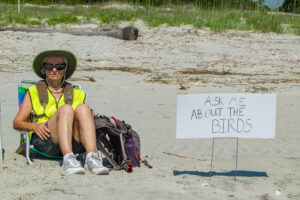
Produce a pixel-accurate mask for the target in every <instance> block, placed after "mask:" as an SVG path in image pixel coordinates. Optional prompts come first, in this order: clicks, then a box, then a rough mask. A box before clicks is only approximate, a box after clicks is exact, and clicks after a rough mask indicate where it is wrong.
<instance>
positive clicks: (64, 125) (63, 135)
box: [48, 104, 74, 155]
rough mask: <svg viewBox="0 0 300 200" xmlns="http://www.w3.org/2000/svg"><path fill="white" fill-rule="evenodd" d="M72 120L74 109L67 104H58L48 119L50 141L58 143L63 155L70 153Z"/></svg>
mask: <svg viewBox="0 0 300 200" xmlns="http://www.w3.org/2000/svg"><path fill="white" fill-rule="evenodd" d="M73 121H74V110H73V108H72V106H71V105H68V104H65V105H62V106H60V107H59V109H58V110H57V111H56V113H55V114H54V115H53V116H52V117H51V118H50V119H49V121H48V128H49V129H50V135H51V138H52V141H53V142H54V143H55V144H59V146H60V149H61V152H62V154H63V155H66V154H68V153H72V126H73Z"/></svg>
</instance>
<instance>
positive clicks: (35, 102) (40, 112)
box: [28, 85, 85, 138]
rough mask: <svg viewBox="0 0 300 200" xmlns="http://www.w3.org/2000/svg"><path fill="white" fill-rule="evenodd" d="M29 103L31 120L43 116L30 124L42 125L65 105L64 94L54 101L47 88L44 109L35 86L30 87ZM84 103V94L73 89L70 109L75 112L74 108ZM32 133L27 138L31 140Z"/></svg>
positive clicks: (79, 90)
mask: <svg viewBox="0 0 300 200" xmlns="http://www.w3.org/2000/svg"><path fill="white" fill-rule="evenodd" d="M28 92H29V96H30V101H31V105H32V109H33V112H34V114H33V118H35V117H34V116H43V117H40V118H36V119H35V120H34V119H31V122H33V123H42V122H45V121H48V120H49V119H50V118H51V117H52V115H54V113H55V112H56V111H57V110H58V108H59V107H60V106H62V105H64V104H65V95H64V93H63V94H62V95H61V96H60V99H59V100H58V102H57V101H56V99H55V97H54V96H53V95H52V93H51V92H50V91H49V89H48V88H47V92H48V104H47V105H46V107H45V108H44V106H43V105H42V104H41V102H40V99H39V94H38V90H37V87H36V85H34V86H31V87H29V88H28ZM84 101H85V92H84V91H83V90H81V89H78V88H73V103H72V107H73V109H74V110H75V109H76V107H77V106H78V105H80V104H83V103H84ZM32 132H33V131H31V132H29V136H30V138H31V134H32Z"/></svg>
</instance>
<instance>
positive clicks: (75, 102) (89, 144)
mask: <svg viewBox="0 0 300 200" xmlns="http://www.w3.org/2000/svg"><path fill="white" fill-rule="evenodd" d="M76 64H77V61H76V58H75V56H74V55H73V54H72V53H71V52H69V51H64V50H48V51H44V52H42V53H40V54H38V55H37V56H36V57H35V59H34V61H33V70H34V72H35V73H36V74H37V75H38V76H39V77H41V78H42V79H43V80H42V81H39V82H38V83H37V84H36V85H34V86H31V87H30V88H28V91H27V93H26V95H25V98H24V101H23V103H22V106H21V108H20V110H19V112H18V113H17V115H16V117H15V119H14V122H13V126H14V128H15V129H18V130H24V131H31V132H30V133H31V144H32V145H34V147H35V148H36V149H38V150H39V151H41V152H43V153H45V154H48V155H52V156H59V155H63V163H62V175H66V174H83V173H84V172H85V170H84V168H83V167H82V166H81V164H80V162H79V161H77V160H76V155H74V153H75V154H78V153H83V152H86V159H85V168H87V169H89V170H90V171H91V172H92V173H94V174H108V169H107V168H106V167H104V166H103V165H102V159H101V158H100V157H99V156H98V154H96V134H95V125H94V119H93V115H92V112H91V110H90V108H89V106H88V105H87V104H85V103H84V101H85V92H84V91H82V90H81V89H79V88H73V87H72V85H70V84H69V83H68V82H66V81H65V80H66V79H68V78H69V77H70V76H71V75H72V74H73V72H74V71H75V69H76ZM29 117H30V118H31V121H30V122H28V121H27V119H28V118H29Z"/></svg>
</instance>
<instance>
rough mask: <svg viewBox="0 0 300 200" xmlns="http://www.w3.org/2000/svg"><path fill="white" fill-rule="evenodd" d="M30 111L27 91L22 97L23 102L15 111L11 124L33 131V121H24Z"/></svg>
mask: <svg viewBox="0 0 300 200" xmlns="http://www.w3.org/2000/svg"><path fill="white" fill-rule="evenodd" d="M31 111H32V106H31V101H30V97H29V94H28V92H26V95H25V97H24V100H23V103H22V105H21V108H20V109H19V112H18V113H17V115H16V117H15V119H14V122H13V125H14V128H15V129H18V130H23V131H33V126H34V123H29V122H26V120H27V119H28V118H29V116H30V113H31Z"/></svg>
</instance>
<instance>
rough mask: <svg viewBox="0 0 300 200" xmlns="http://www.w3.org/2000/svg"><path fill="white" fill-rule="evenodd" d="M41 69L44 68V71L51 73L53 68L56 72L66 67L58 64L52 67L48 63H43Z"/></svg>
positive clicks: (64, 64) (63, 64)
mask: <svg viewBox="0 0 300 200" xmlns="http://www.w3.org/2000/svg"><path fill="white" fill-rule="evenodd" d="M43 67H44V69H46V70H49V71H51V70H52V69H53V68H55V69H56V70H63V69H66V67H67V65H66V63H58V64H56V65H53V64H50V63H44V64H43Z"/></svg>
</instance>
